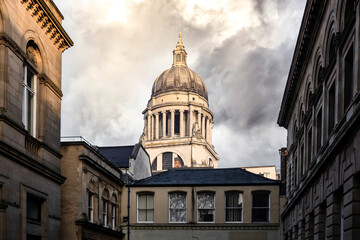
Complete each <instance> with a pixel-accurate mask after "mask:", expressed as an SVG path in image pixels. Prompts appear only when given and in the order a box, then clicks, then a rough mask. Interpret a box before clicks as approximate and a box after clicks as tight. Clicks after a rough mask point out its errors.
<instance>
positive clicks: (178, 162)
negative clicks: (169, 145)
mask: <svg viewBox="0 0 360 240" xmlns="http://www.w3.org/2000/svg"><path fill="white" fill-rule="evenodd" d="M183 166H184V162H183V160H182V159H181V157H180V156H179V155H178V154H176V153H173V152H165V153H162V170H168V169H170V168H181V167H183Z"/></svg>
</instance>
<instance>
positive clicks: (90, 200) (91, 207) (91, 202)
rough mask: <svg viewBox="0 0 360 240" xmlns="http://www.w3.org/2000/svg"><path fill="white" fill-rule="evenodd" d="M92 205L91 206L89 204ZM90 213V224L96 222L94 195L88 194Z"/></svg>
mask: <svg viewBox="0 0 360 240" xmlns="http://www.w3.org/2000/svg"><path fill="white" fill-rule="evenodd" d="M89 203H90V204H89ZM88 213H89V216H88V217H89V222H91V223H93V222H94V193H92V192H88Z"/></svg>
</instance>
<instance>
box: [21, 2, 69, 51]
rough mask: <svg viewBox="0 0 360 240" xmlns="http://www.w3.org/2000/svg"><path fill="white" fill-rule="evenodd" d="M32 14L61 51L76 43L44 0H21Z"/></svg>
mask: <svg viewBox="0 0 360 240" xmlns="http://www.w3.org/2000/svg"><path fill="white" fill-rule="evenodd" d="M20 1H21V4H24V5H25V7H26V10H27V11H30V13H31V16H32V17H33V18H34V19H35V21H36V22H37V23H38V24H39V25H40V26H41V28H42V29H44V31H45V33H46V35H48V37H49V39H50V40H51V41H52V42H53V44H54V45H55V46H56V47H57V48H58V49H59V50H60V51H61V52H63V51H65V50H66V49H68V48H70V47H71V46H73V45H74V43H73V41H72V40H71V39H70V37H69V36H68V34H67V33H66V32H65V30H64V28H63V27H62V26H61V23H60V22H59V21H58V20H57V19H56V17H55V16H54V14H53V13H52V12H51V10H50V9H49V7H48V6H47V5H46V3H45V2H44V0H20Z"/></svg>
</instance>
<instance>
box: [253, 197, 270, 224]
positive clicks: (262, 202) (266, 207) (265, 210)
mask: <svg viewBox="0 0 360 240" xmlns="http://www.w3.org/2000/svg"><path fill="white" fill-rule="evenodd" d="M251 218H252V222H269V220H270V192H269V191H254V192H252V215H251Z"/></svg>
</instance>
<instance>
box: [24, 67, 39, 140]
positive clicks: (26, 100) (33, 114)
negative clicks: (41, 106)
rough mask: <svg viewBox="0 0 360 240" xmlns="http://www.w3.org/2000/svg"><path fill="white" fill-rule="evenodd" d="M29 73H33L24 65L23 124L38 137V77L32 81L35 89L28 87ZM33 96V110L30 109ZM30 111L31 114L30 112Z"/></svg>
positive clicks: (34, 77)
mask: <svg viewBox="0 0 360 240" xmlns="http://www.w3.org/2000/svg"><path fill="white" fill-rule="evenodd" d="M28 71H31V70H30V69H28V67H27V66H26V65H25V64H24V65H23V81H22V86H23V87H22V88H23V89H22V91H23V92H22V123H23V124H24V126H25V129H26V130H27V131H29V133H30V134H31V135H32V136H34V137H36V105H37V103H36V102H37V101H36V93H37V77H36V75H35V74H34V76H33V78H32V79H31V84H32V85H33V87H32V88H31V87H30V86H28V85H27V78H28V75H27V73H28ZM29 93H30V94H31V95H32V96H31V98H32V99H31V101H32V102H31V109H28V106H29V99H30V97H29V95H28V94H29ZM29 111H30V112H29ZM29 113H30V116H31V119H30V120H29ZM29 122H30V126H28V123H29Z"/></svg>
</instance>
